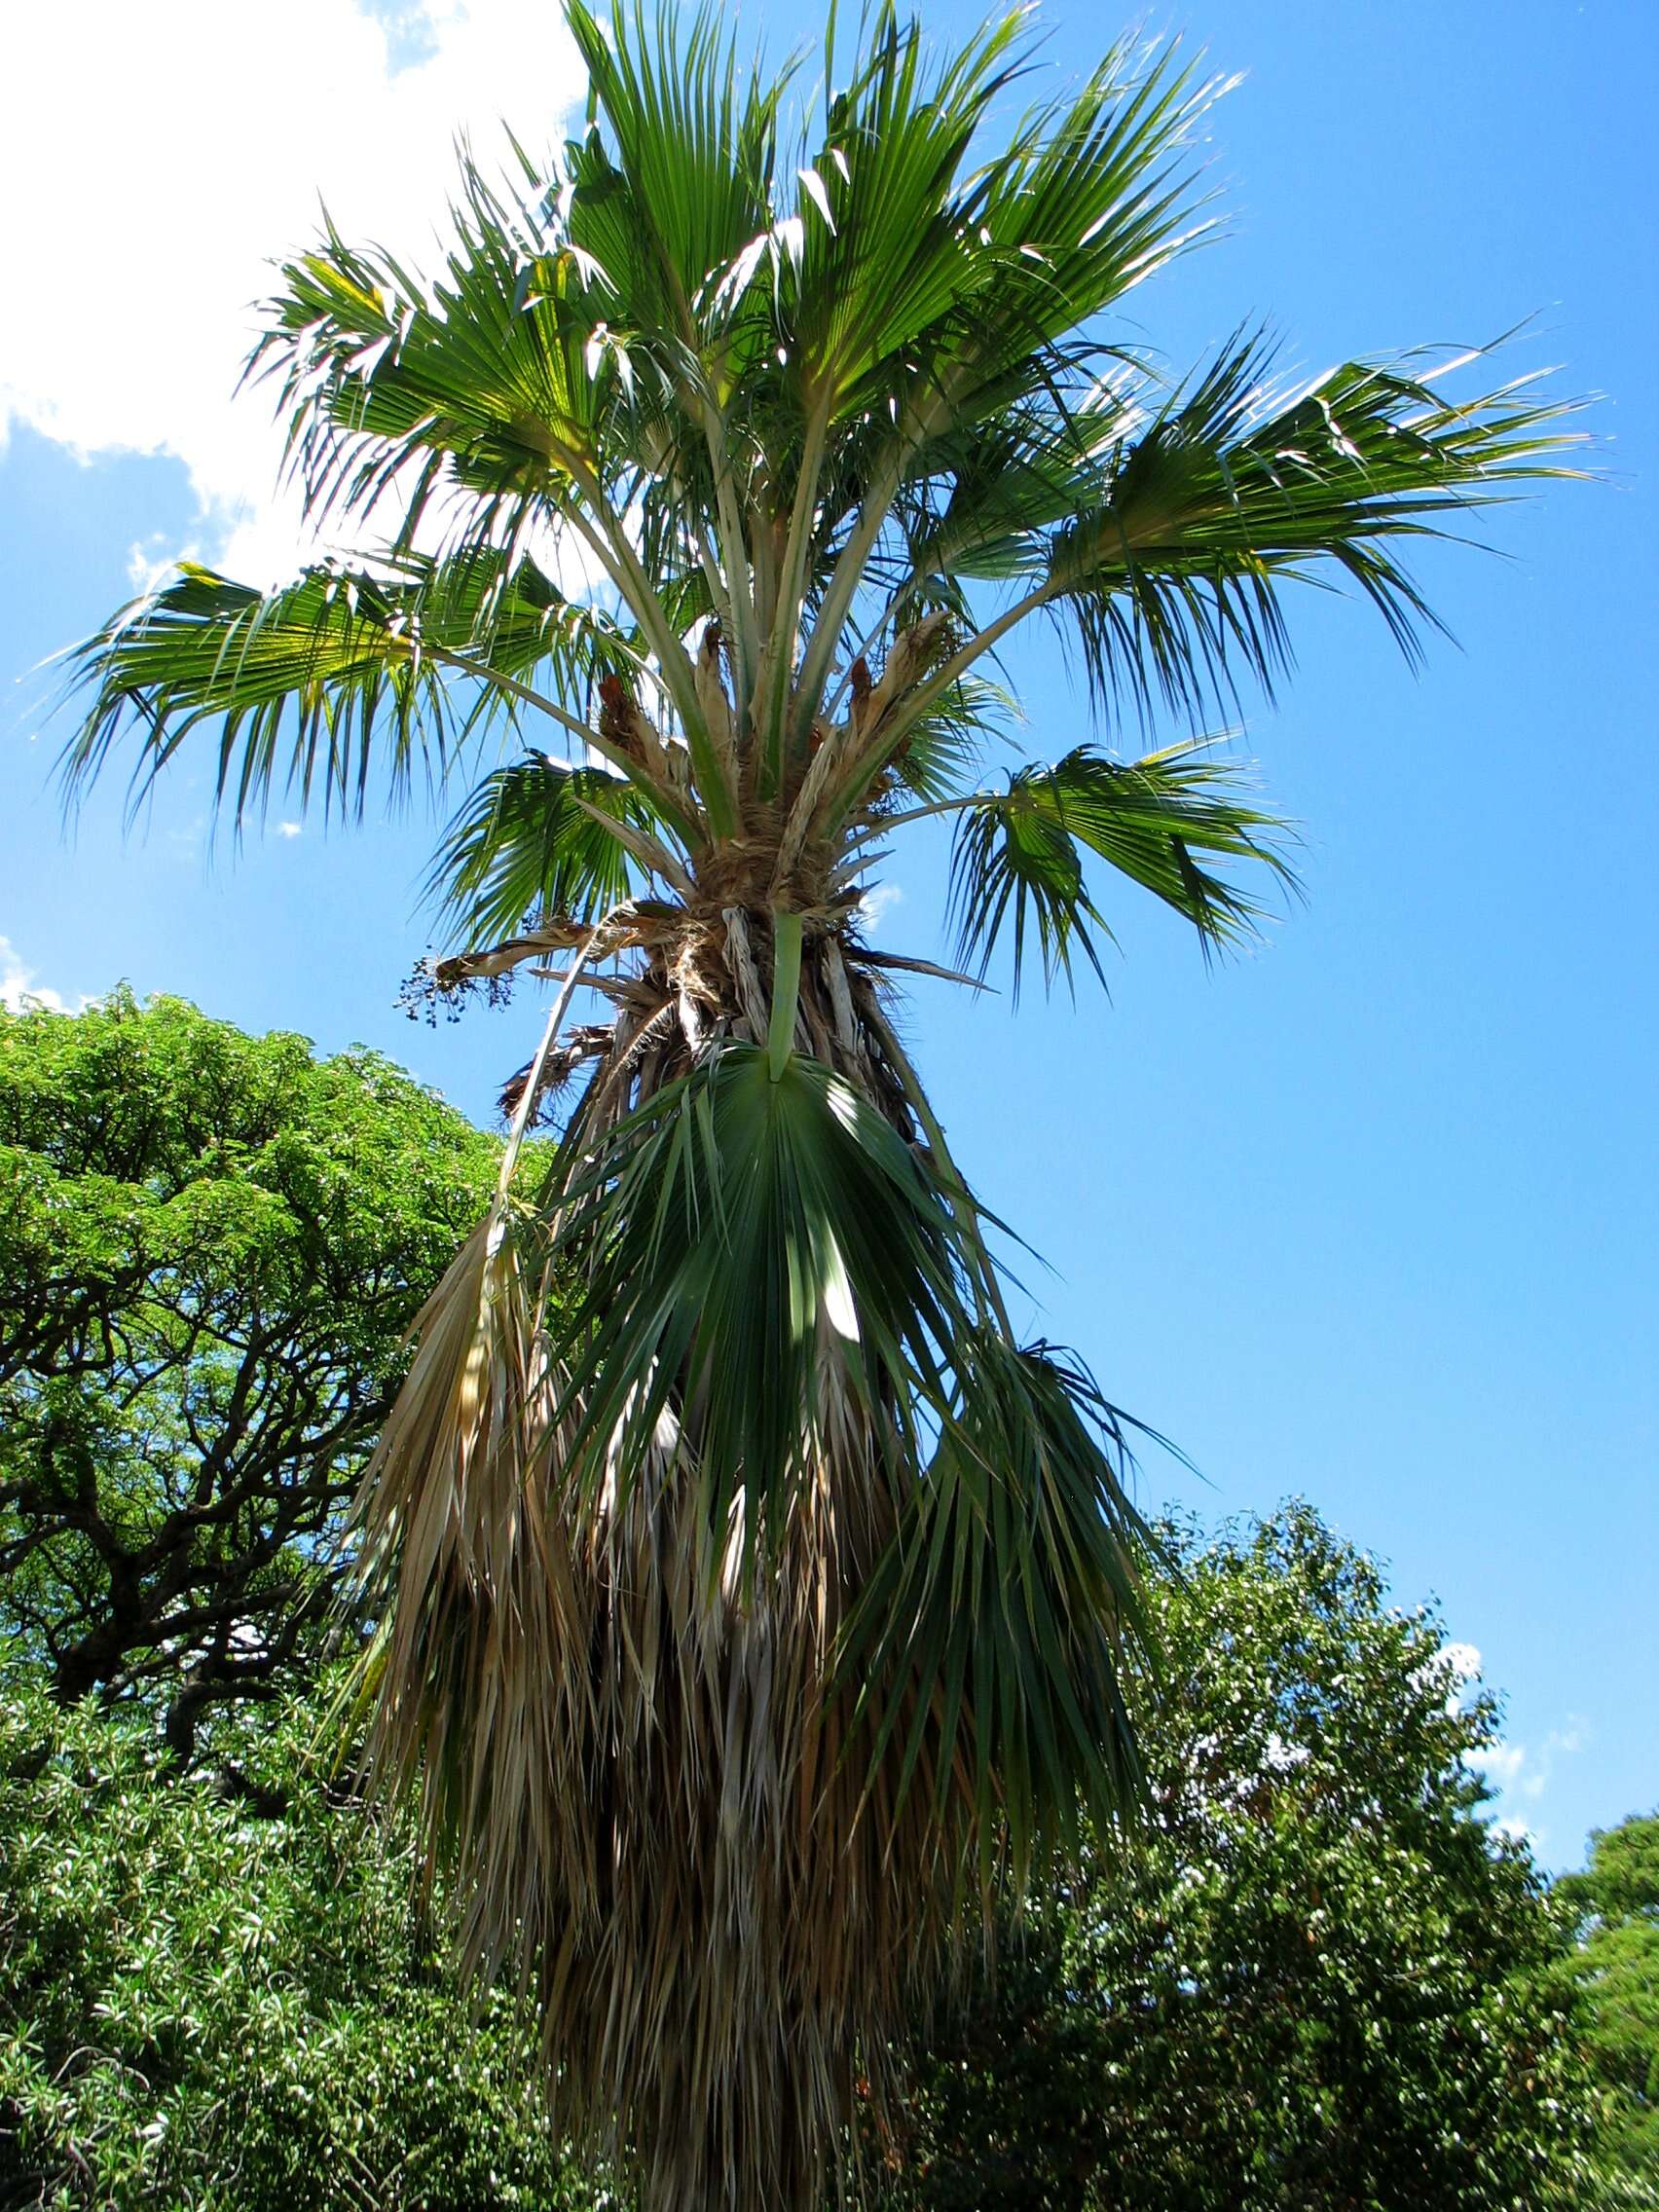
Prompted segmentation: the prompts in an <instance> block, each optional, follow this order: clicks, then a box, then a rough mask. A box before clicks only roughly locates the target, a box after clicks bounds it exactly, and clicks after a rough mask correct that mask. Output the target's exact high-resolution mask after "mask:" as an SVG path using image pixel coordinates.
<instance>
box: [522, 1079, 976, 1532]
mask: <svg viewBox="0 0 1659 2212" xmlns="http://www.w3.org/2000/svg"><path fill="white" fill-rule="evenodd" d="M557 1172H558V1176H559V1182H558V1184H557V1186H556V1190H555V1191H550V1192H548V1193H546V1194H544V1195H543V1199H542V1203H543V1205H544V1206H547V1207H549V1209H552V1208H554V1207H556V1208H557V1210H558V1213H559V1216H560V1227H559V1230H558V1234H557V1236H556V1238H555V1241H554V1243H553V1246H552V1248H551V1250H552V1258H553V1259H554V1261H555V1262H556V1263H557V1264H558V1265H560V1266H561V1267H562V1268H563V1269H564V1270H566V1271H567V1272H568V1273H569V1275H570V1277H571V1279H572V1280H573V1281H575V1282H576V1283H578V1284H579V1285H580V1291H579V1295H578V1296H577V1297H575V1298H574V1299H573V1300H572V1301H571V1303H570V1305H569V1306H568V1308H567V1309H566V1311H565V1314H564V1318H563V1321H562V1324H561V1325H560V1326H559V1328H558V1329H557V1330H556V1332H555V1335H554V1339H553V1356H554V1358H555V1361H556V1363H557V1365H558V1366H559V1368H560V1369H561V1371H562V1372H564V1373H565V1374H566V1376H567V1378H568V1382H567V1393H568V1398H567V1404H566V1406H565V1408H564V1409H562V1411H563V1412H564V1413H565V1414H566V1415H568V1417H569V1418H570V1419H571V1420H572V1421H573V1423H574V1426H573V1430H572V1436H571V1445H570V1447H569V1449H570V1451H571V1455H572V1458H573V1459H574V1460H579V1461H580V1462H581V1463H582V1464H584V1465H587V1466H589V1467H590V1469H591V1472H590V1474H589V1476H588V1478H587V1479H588V1481H589V1482H590V1485H592V1486H594V1487H597V1485H598V1484H599V1483H600V1482H601V1481H603V1480H604V1479H606V1477H607V1476H608V1475H611V1476H613V1477H614V1478H615V1479H618V1480H620V1481H622V1482H624V1483H627V1482H632V1481H633V1480H635V1479H637V1477H638V1474H639V1472H640V1469H641V1468H642V1467H643V1465H644V1464H645V1461H646V1459H647V1458H648V1457H649V1456H650V1455H651V1453H652V1452H653V1451H655V1450H657V1449H658V1448H659V1444H660V1439H661V1434H662V1427H663V1423H664V1421H665V1419H673V1420H674V1421H675V1422H676V1423H677V1424H678V1425H679V1426H680V1428H681V1429H682V1434H683V1438H684V1448H685V1455H686V1460H687V1472H688V1474H692V1475H694V1479H695V1481H696V1483H697V1486H698V1493H699V1495H700V1496H702V1497H703V1498H704V1499H705V1501H706V1513H707V1519H708V1524H709V1526H710V1528H711V1530H723V1528H724V1526H725V1521H726V1517H727V1516H728V1515H729V1514H730V1512H731V1510H732V1507H733V1501H734V1500H735V1499H736V1498H737V1497H738V1496H739V1494H740V1493H741V1495H742V1497H743V1501H744V1503H743V1514H744V1519H743V1527H742V1542H741V1545H740V1551H741V1556H742V1560H743V1566H744V1571H745V1573H746V1575H747V1574H750V1573H752V1572H753V1570H754V1565H755V1555H756V1547H757V1546H761V1545H765V1544H767V1543H770V1542H773V1541H775V1540H776V1538H777V1535H778V1531H779V1530H782V1529H783V1528H785V1527H787V1526H788V1523H789V1519H790V1512H791V1507H792V1505H793V1492H794V1491H795V1489H796V1488H797V1487H798V1486H799V1485H800V1484H802V1483H805V1482H808V1481H811V1480H813V1479H815V1470H816V1468H817V1467H818V1465H819V1463H820V1461H821V1458H822V1456H824V1455H825V1454H826V1453H828V1452H832V1451H833V1449H834V1445H835V1442H836V1439H837V1436H838V1435H840V1434H844V1433H846V1432H848V1431H849V1430H852V1429H856V1428H858V1427H859V1426H860V1425H861V1424H863V1425H864V1426H865V1427H866V1429H867V1433H868V1436H869V1438H870V1443H869V1447H868V1449H869V1451H870V1453H871V1455H872V1456H873V1466H872V1472H877V1471H879V1470H880V1469H881V1467H882V1465H883V1463H884V1462H886V1461H888V1460H890V1459H891V1462H892V1466H897V1465H901V1464H903V1462H904V1460H905V1459H907V1458H908V1457H909V1456H911V1455H913V1452H914V1449H915V1445H916V1440H917V1421H918V1418H919V1417H918V1414H917V1412H916V1411H915V1409H914V1407H913V1405H912V1400H913V1398H914V1397H915V1394H916V1393H917V1392H921V1393H922V1398H923V1403H924V1404H926V1403H927V1402H930V1401H931V1402H932V1403H933V1404H934V1405H935V1406H936V1407H937V1406H940V1405H941V1404H942V1402H943V1388H944V1386H943V1383H942V1382H941V1380H940V1377H941V1362H942V1361H944V1360H946V1359H947V1358H948V1357H949V1346H951V1344H952V1343H953V1341H954V1340H955V1339H956V1337H957V1336H958V1335H959V1333H960V1331H961V1329H962V1328H963V1327H964V1326H965V1325H967V1324H968V1323H969V1322H971V1320H972V1309H971V1307H969V1306H967V1305H965V1303H964V1294H963V1287H962V1284H963V1275H964V1268H963V1264H962V1262H961V1260H960V1258H959V1256H958V1254H957V1252H956V1249H955V1245H956V1239H957V1236H958V1231H957V1228H956V1224H955V1219H954V1216H953V1215H952V1213H951V1210H950V1208H949V1206H948V1204H947V1203H946V1202H945V1200H944V1199H943V1198H942V1197H941V1195H940V1192H939V1191H938V1190H937V1189H936V1188H935V1187H933V1186H932V1185H931V1184H930V1182H929V1180H928V1178H927V1177H926V1176H925V1175H924V1174H923V1172H922V1170H921V1169H920V1167H919V1166H918V1164H917V1161H916V1160H915V1158H914V1156H913V1155H912V1154H911V1153H910V1152H908V1151H907V1150H906V1148H905V1147H904V1145H903V1143H902V1142H901V1140H900V1138H899V1136H898V1135H897V1133H896V1132H895V1130H894V1128H893V1126H892V1124H891V1123H890V1122H888V1121H887V1120H886V1119H885V1118H884V1117H883V1116H882V1115H881V1114H879V1113H877V1112H876V1111H875V1110H874V1109H873V1108H872V1106H871V1105H870V1103H869V1101H868V1100H867V1099H866V1097H864V1096H863V1095H862V1094H861V1093H860V1092H859V1091H858V1090H857V1089H855V1088H853V1087H852V1086H851V1085H850V1084H848V1083H846V1082H845V1081H844V1080H843V1079H842V1078H840V1077H839V1076H837V1075H835V1074H834V1073H833V1072H832V1071H830V1069H828V1068H826V1067H825V1066H823V1065H822V1063H820V1062H819V1061H816V1060H814V1059H811V1058H808V1057H806V1056H804V1055H801V1054H793V1055H792V1056H791V1057H790V1058H789V1059H788V1060H787V1062H786V1064H785V1065H784V1067H783V1069H782V1072H781V1074H780V1075H779V1076H778V1077H777V1078H776V1079H774V1078H773V1077H772V1075H771V1072H770V1067H769V1064H768V1058H767V1055H766V1054H765V1053H764V1052H763V1051H760V1050H759V1048H758V1047H756V1046H754V1045H748V1044H731V1045H729V1046H727V1047H725V1048H724V1049H723V1050H721V1051H719V1052H717V1053H715V1054H712V1055H711V1056H710V1057H709V1058H707V1059H705V1060H704V1061H703V1062H702V1063H701V1064H700V1065H699V1066H698V1067H697V1068H696V1069H695V1070H694V1071H693V1072H692V1073H690V1074H689V1075H687V1076H685V1077H683V1078H682V1079H681V1080H680V1081H679V1082H678V1083H675V1084H673V1085H670V1086H668V1087H667V1088H664V1089H662V1090H659V1091H657V1092H656V1093H655V1094H654V1096H653V1097H652V1098H650V1099H649V1100H648V1101H647V1103H646V1104H645V1106H643V1107H642V1108H640V1109H639V1110H638V1112H637V1113H636V1114H634V1115H633V1116H631V1117H629V1119H628V1120H626V1121H624V1122H623V1123H621V1124H619V1125H618V1126H617V1127H616V1128H615V1129H614V1130H613V1131H611V1132H610V1133H609V1134H608V1136H607V1137H606V1138H605V1139H604V1140H603V1141H601V1142H598V1143H595V1144H594V1145H593V1146H592V1147H591V1149H590V1148H588V1147H586V1146H580V1147H569V1148H567V1150H566V1152H565V1154H564V1155H563V1157H562V1160H561V1162H560V1167H559V1169H558V1171H557ZM566 1177H569V1181H568V1182H567V1181H566V1180H565V1178H566ZM674 1408H678V1411H677V1412H676V1411H673V1410H672V1409H674ZM891 1471H892V1467H891V1466H890V1467H889V1469H888V1474H889V1475H890V1474H891ZM884 1479H887V1478H886V1477H884Z"/></svg>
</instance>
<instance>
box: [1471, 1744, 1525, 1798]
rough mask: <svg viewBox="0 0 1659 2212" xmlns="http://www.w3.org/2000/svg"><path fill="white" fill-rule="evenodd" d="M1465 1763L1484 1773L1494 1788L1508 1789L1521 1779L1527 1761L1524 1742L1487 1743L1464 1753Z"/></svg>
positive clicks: (1479, 1772)
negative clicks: (1478, 1748)
mask: <svg viewBox="0 0 1659 2212" xmlns="http://www.w3.org/2000/svg"><path fill="white" fill-rule="evenodd" d="M1466 1761H1467V1764H1468V1765H1470V1766H1472V1767H1473V1768H1474V1769H1475V1771H1476V1772H1477V1773H1478V1774H1484V1775H1485V1776H1486V1778H1487V1780H1488V1782H1490V1783H1491V1784H1492V1786H1493V1788H1494V1789H1510V1788H1513V1787H1514V1786H1515V1784H1516V1783H1517V1782H1518V1781H1519V1780H1520V1779H1521V1769H1522V1768H1523V1767H1524V1766H1525V1765H1526V1763H1527V1747H1526V1745H1525V1744H1487V1745H1485V1746H1484V1747H1483V1748H1482V1749H1481V1750H1480V1751H1470V1752H1468V1753H1467V1754H1466Z"/></svg>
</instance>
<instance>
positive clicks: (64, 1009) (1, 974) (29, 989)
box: [0, 937, 87, 1014]
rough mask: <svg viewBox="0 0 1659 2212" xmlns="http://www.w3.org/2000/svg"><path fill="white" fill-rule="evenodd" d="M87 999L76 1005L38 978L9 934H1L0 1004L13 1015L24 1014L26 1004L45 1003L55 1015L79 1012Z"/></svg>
mask: <svg viewBox="0 0 1659 2212" xmlns="http://www.w3.org/2000/svg"><path fill="white" fill-rule="evenodd" d="M86 1003H87V1002H86V1000H85V999H84V998H83V999H78V1000H77V1001H76V1002H75V1004H74V1005H73V1006H71V1005H70V1004H69V1002H68V1001H67V1000H66V999H65V998H64V997H63V996H62V994H61V993H60V992H58V991H55V990H53V989H52V988H51V986H50V985H49V984H46V983H41V982H37V981H36V980H35V971H34V970H33V969H32V968H31V967H29V966H28V965H27V963H26V962H25V961H24V959H23V957H22V955H21V953H20V952H18V948H17V946H16V945H15V944H14V943H13V942H12V940H11V939H10V938H9V937H0V1006H3V1007H5V1008H6V1010H7V1012H8V1013H10V1014H21V1013H22V1011H23V1008H24V1007H25V1006H43V1007H46V1008H48V1009H49V1010H50V1011H51V1012H52V1013H53V1014H79V1013H80V1011H81V1009H82V1007H84V1006H85V1005H86Z"/></svg>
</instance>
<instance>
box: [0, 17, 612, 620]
mask: <svg viewBox="0 0 1659 2212" xmlns="http://www.w3.org/2000/svg"><path fill="white" fill-rule="evenodd" d="M6 48H7V54H6V58H7V65H8V66H7V84H8V92H7V93H6V95H5V96H4V98H3V99H0V205H4V206H6V207H8V208H10V209H12V210H13V211H14V219H13V220H11V221H9V222H8V223H7V224H6V225H5V226H4V230H3V232H0V287H3V291H0V296H3V297H5V298H6V299H8V300H10V301H11V302H12V303H13V306H14V308H15V309H16V311H17V312H16V313H13V314H11V315H9V316H8V317H7V321H6V327H5V330H4V333H3V334H0V442H3V440H4V436H5V433H6V431H7V429H8V427H9V425H10V424H12V423H14V422H18V423H24V424H29V425H30V426H32V427H33V428H34V429H36V430H38V431H40V432H42V433H43V434H44V435H45V436H47V437H50V438H54V439H55V440H57V441H58V442H60V443H61V444H63V445H66V446H68V447H69V448H70V449H71V450H72V451H73V452H74V453H76V454H77V455H79V456H81V457H83V458H90V457H92V456H94V455H98V454H107V453H113V452H124V451H125V452H136V453H144V454H167V455H172V456H174V457H176V458H177V459H178V460H179V461H183V463H184V464H185V466H186V468H187V469H188V470H189V472H190V478H191V482H192V485H193V486H194V488H195V491H196V494H197V496H198V498H199V499H200V501H201V508H202V521H201V529H200V532H199V534H198V538H199V545H200V548H201V550H202V551H203V557H210V558H214V559H217V560H220V561H222V562H223V563H224V565H225V567H226V568H227V569H229V570H230V571H232V572H233V573H240V574H243V575H245V576H246V577H247V578H248V579H249V580H250V581H253V582H268V581H274V580H276V578H278V577H279V576H282V575H284V574H286V573H289V572H291V571H292V569H293V567H294V565H295V561H296V558H297V557H298V556H299V555H300V553H301V552H302V551H303V548H304V544H305V541H304V539H303V538H302V536H301V535H300V531H299V518H298V508H297V503H296V502H295V500H294V499H293V498H292V497H291V496H282V497H277V496H276V495H275V492H274V479H275V476H276V466H277V461H278V458H279V441H278V438H277V434H276V430H275V428H274V427H273V425H272V424H271V423H270V421H269V419H268V418H269V414H270V407H269V400H268V398H267V397H266V396H265V395H263V394H261V393H259V392H257V391H255V392H244V393H243V395H242V396H241V398H240V400H235V399H234V398H233V389H234V387H235V385H236V382H237V378H238V376H239V375H240V367H241V362H242V358H243V356H244V354H245V352H246V350H247V347H248V344H249V341H250V338H251V336H252V334H253V331H254V327H255V324H254V319H253V316H252V314H251V312H250V303H251V302H254V301H256V300H258V299H259V298H260V297H262V296H264V295H265V294H267V293H268V292H269V290H270V289H271V284H272V274H273V273H272V271H271V269H270V266H269V264H270V262H271V261H272V260H273V259H274V258H275V257H277V256H279V255H282V254H284V253H287V252H289V251H291V250H292V249H294V248H296V247H303V246H305V245H307V244H309V243H310V242H311V240H313V238H314V236H315V235H316V232H317V228H318V202H319V199H321V200H324V201H326V203H327V204H328V207H329V210H330V213H331V214H332V215H333V217H334V219H335V222H336V223H337V225H338V226H339V228H340V229H341V231H342V232H343V233H344V235H345V236H346V237H348V238H364V239H370V240H377V241H382V242H385V243H386V244H387V245H388V246H389V247H390V248H391V249H392V250H393V251H394V252H397V253H398V254H399V256H400V258H406V259H408V260H412V261H415V262H416V263H418V264H419V263H423V262H424V263H427V264H429V263H430V261H431V259H432V245H433V241H434V240H435V238H436V237H437V235H438V232H439V229H440V227H441V226H442V224H443V220H444V206H445V201H446V197H447V195H448V193H449V191H450V188H451V185H452V182H453V178H454V153H453V148H454V141H455V138H456V136H457V135H458V133H461V132H466V133H469V134H470V136H471V138H472V141H473V144H474V146H475V148H476V150H477V152H478V153H479V155H480V158H481V159H483V160H485V161H486V163H488V162H490V161H492V160H493V159H494V157H495V156H496V154H497V152H498V150H501V151H503V152H504V139H503V137H502V133H501V131H500V129H499V128H498V126H499V124H500V123H501V122H502V121H503V120H504V121H506V122H507V123H509V124H510V125H511V127H512V129H514V131H515V132H516V133H517V134H518V136H519V137H520V139H521V141H522V142H523V143H525V144H526V145H528V146H530V147H532V148H535V147H539V146H541V145H545V144H548V143H551V142H553V141H555V140H556V139H558V138H559V137H561V136H562V135H563V133H564V130H565V128H566V125H567V122H568V120H569V116H570V111H571V108H572V106H573V104H574V103H575V101H576V100H577V99H578V98H579V97H580V96H581V92H582V73H581V69H580V64H579V62H578V60H577V57H576V55H575V51H574V49H573V47H572V45H571V41H570V38H569V35H568V33H567V32H566V30H565V28H564V24H563V21H562V19H561V17H560V12H559V10H558V8H557V7H556V6H555V5H553V4H552V0H470V4H467V0H415V4H414V5H412V6H409V7H405V8H403V9H402V10H401V11H400V12H398V13H397V14H396V15H395V16H394V17H392V18H387V17H386V16H383V17H381V18H376V17H374V16H371V15H369V14H367V13H366V12H364V10H363V9H362V8H361V7H359V6H357V5H354V4H353V0H283V5H282V6H281V7H280V8H278V7H276V6H274V5H270V4H267V5H248V4H243V5H240V6H234V7H227V6H226V5H225V4H224V0H166V6H165V7H161V8H145V7H134V6H133V5H132V0H86V4H85V5H82V6H79V7H73V6H66V7H55V8H33V9H25V10H23V11H21V12H20V13H19V14H18V15H17V17H16V18H15V19H14V20H12V21H10V22H9V25H8V31H7V40H6ZM18 210H22V211H23V212H21V213H18ZM174 550H180V549H178V548H168V547H165V546H162V545H159V544H156V543H150V544H146V545H141V546H136V547H134V549H133V573H134V579H135V581H136V582H138V583H139V584H140V585H142V584H143V583H144V582H145V581H146V580H147V579H148V578H149V577H150V576H151V575H152V574H153V572H154V570H155V566H156V564H157V563H158V562H160V561H163V560H164V559H165V558H166V555H167V554H169V553H170V552H171V551H174Z"/></svg>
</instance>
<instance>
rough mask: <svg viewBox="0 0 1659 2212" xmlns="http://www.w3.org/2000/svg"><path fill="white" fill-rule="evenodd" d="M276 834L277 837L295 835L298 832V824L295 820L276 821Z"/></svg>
mask: <svg viewBox="0 0 1659 2212" xmlns="http://www.w3.org/2000/svg"><path fill="white" fill-rule="evenodd" d="M276 834H277V836H278V837H297V836H298V835H299V834H300V825H299V824H298V823H297V822H278V823H277V825H276Z"/></svg>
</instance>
